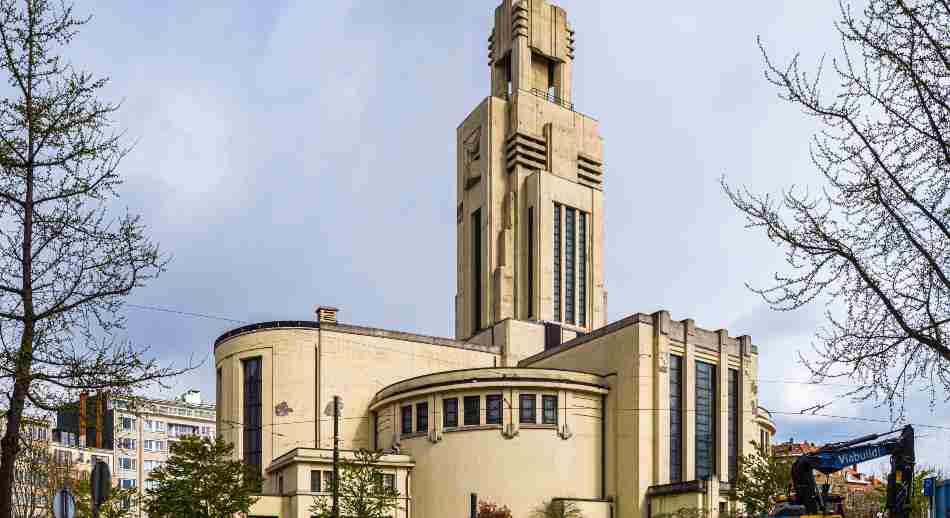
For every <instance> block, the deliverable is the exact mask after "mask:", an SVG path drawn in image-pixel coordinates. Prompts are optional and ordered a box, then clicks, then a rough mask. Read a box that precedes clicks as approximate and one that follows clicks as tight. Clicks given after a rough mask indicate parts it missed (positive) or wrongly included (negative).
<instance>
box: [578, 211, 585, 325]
mask: <svg viewBox="0 0 950 518" xmlns="http://www.w3.org/2000/svg"><path fill="white" fill-rule="evenodd" d="M577 256H578V257H577V311H578V317H577V324H578V325H581V326H586V325H587V213H585V212H580V211H578V220H577Z"/></svg>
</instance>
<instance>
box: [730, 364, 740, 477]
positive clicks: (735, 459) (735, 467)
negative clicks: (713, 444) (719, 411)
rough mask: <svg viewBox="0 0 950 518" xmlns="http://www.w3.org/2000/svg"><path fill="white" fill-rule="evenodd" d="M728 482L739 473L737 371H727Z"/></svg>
mask: <svg viewBox="0 0 950 518" xmlns="http://www.w3.org/2000/svg"><path fill="white" fill-rule="evenodd" d="M728 381H729V481H730V482H731V481H734V480H735V479H736V475H737V474H738V473H739V371H738V370H736V369H729V380H728Z"/></svg>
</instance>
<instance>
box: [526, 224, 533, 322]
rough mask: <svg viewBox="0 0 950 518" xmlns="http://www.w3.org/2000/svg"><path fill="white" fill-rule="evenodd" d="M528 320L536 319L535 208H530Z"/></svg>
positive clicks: (528, 233) (528, 230)
mask: <svg viewBox="0 0 950 518" xmlns="http://www.w3.org/2000/svg"><path fill="white" fill-rule="evenodd" d="M527 241H528V250H527V251H528V253H527V254H526V255H527V256H528V291H527V297H528V318H533V317H534V207H528V229H527Z"/></svg>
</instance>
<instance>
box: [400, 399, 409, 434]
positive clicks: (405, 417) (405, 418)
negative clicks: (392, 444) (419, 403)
mask: <svg viewBox="0 0 950 518" xmlns="http://www.w3.org/2000/svg"><path fill="white" fill-rule="evenodd" d="M401 421H402V423H401V424H402V428H401V432H402V433H404V434H411V433H412V405H406V406H404V407H402V419H401Z"/></svg>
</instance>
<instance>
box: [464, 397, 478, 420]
mask: <svg viewBox="0 0 950 518" xmlns="http://www.w3.org/2000/svg"><path fill="white" fill-rule="evenodd" d="M470 402H472V403H474V409H473V410H474V417H475V421H474V422H470V421H469V416H470V415H472V414H473V413H472V412H471V411H470V410H471V409H469V403H470ZM462 407H463V408H462V411H463V412H462V413H463V416H462V425H463V426H480V425H481V424H482V396H464V397H463V398H462Z"/></svg>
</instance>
